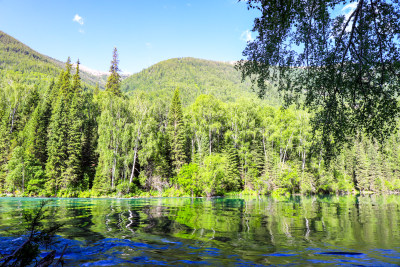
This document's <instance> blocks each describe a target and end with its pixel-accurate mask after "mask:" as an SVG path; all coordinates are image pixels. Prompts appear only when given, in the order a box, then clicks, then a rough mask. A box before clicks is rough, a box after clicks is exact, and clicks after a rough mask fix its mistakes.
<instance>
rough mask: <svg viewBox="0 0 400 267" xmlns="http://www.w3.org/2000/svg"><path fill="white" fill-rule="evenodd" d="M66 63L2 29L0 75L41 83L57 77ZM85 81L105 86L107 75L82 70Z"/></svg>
mask: <svg viewBox="0 0 400 267" xmlns="http://www.w3.org/2000/svg"><path fill="white" fill-rule="evenodd" d="M64 66H65V63H64V62H61V61H58V60H56V59H53V58H51V57H48V56H45V55H42V54H40V53H38V52H36V51H35V50H33V49H31V48H30V47H28V46H27V45H25V44H23V43H21V42H20V41H18V40H17V39H15V38H13V37H11V36H10V35H8V34H6V33H4V32H2V31H0V77H1V76H3V75H6V74H9V75H10V74H11V75H13V77H14V78H15V77H18V78H19V81H20V82H23V83H26V84H33V83H35V84H40V83H41V82H42V81H45V80H48V79H51V78H56V77H57V76H58V74H59V73H60V72H61V70H62V69H63V68H64ZM81 78H82V80H83V82H85V83H87V84H89V85H92V86H94V85H95V84H96V83H97V82H98V83H99V85H100V87H104V85H105V81H106V77H104V76H102V77H98V76H95V75H92V74H90V73H88V72H85V71H81Z"/></svg>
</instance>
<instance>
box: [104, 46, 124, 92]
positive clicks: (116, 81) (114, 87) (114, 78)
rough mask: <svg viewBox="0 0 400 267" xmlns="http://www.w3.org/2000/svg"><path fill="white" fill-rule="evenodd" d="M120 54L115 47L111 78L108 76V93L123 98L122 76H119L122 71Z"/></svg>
mask: <svg viewBox="0 0 400 267" xmlns="http://www.w3.org/2000/svg"><path fill="white" fill-rule="evenodd" d="M118 63H119V60H118V52H117V48H116V47H114V52H113V60H112V61H111V67H110V76H108V79H107V84H106V91H107V92H110V93H112V94H114V95H116V96H121V95H122V93H121V89H120V86H121V76H120V75H119V71H120V69H119V68H118Z"/></svg>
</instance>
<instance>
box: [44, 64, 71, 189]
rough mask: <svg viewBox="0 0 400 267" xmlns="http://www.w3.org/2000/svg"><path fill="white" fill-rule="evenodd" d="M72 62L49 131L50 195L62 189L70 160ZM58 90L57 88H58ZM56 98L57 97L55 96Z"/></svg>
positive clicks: (62, 77)
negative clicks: (69, 132)
mask: <svg viewBox="0 0 400 267" xmlns="http://www.w3.org/2000/svg"><path fill="white" fill-rule="evenodd" d="M70 78H71V61H70V59H69V58H68V60H67V63H66V69H65V71H64V72H63V73H62V74H61V75H60V77H59V81H58V83H57V84H58V86H60V88H59V94H58V96H56V99H53V101H54V100H55V106H54V108H53V112H52V116H51V119H50V124H49V130H48V144H47V152H48V160H47V163H46V176H47V181H46V185H45V186H46V190H47V192H48V193H49V194H53V193H56V192H57V190H58V189H59V188H60V184H61V176H62V174H63V173H64V171H65V170H66V162H67V159H68V154H67V152H68V125H67V122H68V108H69V99H70V98H69V97H70V94H71V91H72V89H71V81H70ZM56 90H57V88H56ZM53 96H55V95H53Z"/></svg>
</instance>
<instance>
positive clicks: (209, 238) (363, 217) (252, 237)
mask: <svg viewBox="0 0 400 267" xmlns="http://www.w3.org/2000/svg"><path fill="white" fill-rule="evenodd" d="M27 203H28V202H24V201H23V202H22V206H21V207H24V205H25V207H26V206H28V207H29V205H31V204H27ZM0 205H1V207H0V208H1V210H2V211H3V212H1V213H0V225H1V226H2V229H0V230H1V231H2V232H1V235H3V233H4V231H3V229H4V228H6V227H7V226H16V227H18V221H19V220H20V219H21V215H20V214H19V212H18V209H17V208H16V207H18V206H17V205H16V202H12V203H11V202H10V203H7V202H1V203H0ZM32 207H33V205H32ZM399 211H400V198H399V197H398V196H359V197H355V196H345V197H336V196H330V197H295V198H282V199H273V198H259V199H227V198H214V199H200V198H195V199H190V198H176V199H173V198H171V199H170V198H166V199H152V200H146V201H144V200H120V201H119V200H87V201H83V200H58V202H57V205H54V206H52V207H49V212H50V214H52V216H54V217H55V218H56V221H59V222H61V223H63V222H64V223H66V226H65V227H64V228H63V230H62V232H61V235H62V236H63V237H65V238H69V239H78V240H87V241H89V242H96V241H97V240H100V239H104V238H121V239H134V238H137V237H138V235H140V236H141V238H143V236H148V235H149V234H150V235H154V236H159V237H160V236H161V237H165V236H170V237H174V238H178V239H181V240H186V241H183V242H189V241H188V240H193V241H196V242H200V243H204V244H208V246H216V247H223V248H227V249H228V248H229V250H232V249H233V250H238V251H237V253H241V251H246V250H251V251H253V250H257V249H259V250H264V252H263V253H266V252H268V251H276V250H282V249H295V248H304V246H307V247H308V246H320V245H321V244H331V245H340V246H345V247H352V246H354V247H356V246H358V247H390V246H391V244H392V243H393V242H397V244H398V242H399V241H398V240H400V229H399V228H398V225H399V224H400V219H399V215H400V214H399ZM190 242H192V241H190Z"/></svg>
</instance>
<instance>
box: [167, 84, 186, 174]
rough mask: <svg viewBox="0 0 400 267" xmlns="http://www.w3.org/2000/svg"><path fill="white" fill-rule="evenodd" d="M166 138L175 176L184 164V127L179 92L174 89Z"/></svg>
mask: <svg viewBox="0 0 400 267" xmlns="http://www.w3.org/2000/svg"><path fill="white" fill-rule="evenodd" d="M168 136H169V142H170V149H171V162H172V167H173V170H174V173H175V174H177V173H178V172H179V170H180V168H181V167H182V165H183V164H184V163H185V162H186V153H185V152H186V151H185V149H186V140H185V126H184V123H183V113H182V104H181V99H180V97H179V90H178V89H176V90H175V93H174V96H173V98H172V102H171V108H170V110H169V113H168Z"/></svg>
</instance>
